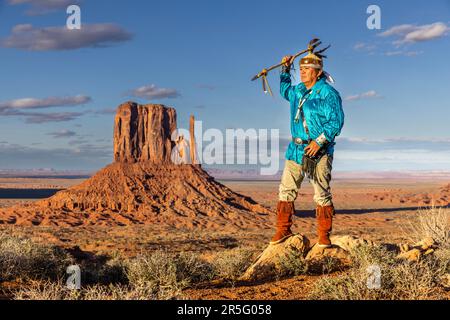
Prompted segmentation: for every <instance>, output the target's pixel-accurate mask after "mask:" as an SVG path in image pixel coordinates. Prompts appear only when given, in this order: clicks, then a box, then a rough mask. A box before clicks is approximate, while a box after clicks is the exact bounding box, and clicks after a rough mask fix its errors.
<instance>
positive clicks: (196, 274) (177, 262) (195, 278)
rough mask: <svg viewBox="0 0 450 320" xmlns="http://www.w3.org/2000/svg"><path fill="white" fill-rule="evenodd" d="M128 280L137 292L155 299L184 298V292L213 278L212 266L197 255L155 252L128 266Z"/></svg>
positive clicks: (140, 257) (132, 261) (131, 262)
mask: <svg viewBox="0 0 450 320" xmlns="http://www.w3.org/2000/svg"><path fill="white" fill-rule="evenodd" d="M126 273H127V277H128V280H129V283H130V285H131V286H132V287H133V288H134V289H135V290H143V291H146V292H148V293H150V295H151V296H152V297H154V298H155V299H171V298H176V297H181V296H182V295H181V292H182V290H183V289H185V288H187V287H189V286H190V285H191V284H193V283H197V282H201V281H205V280H209V279H211V278H212V277H213V275H214V271H213V268H212V266H211V265H210V264H209V263H207V262H206V261H204V260H203V259H201V258H200V257H199V256H198V255H196V254H193V253H182V254H178V255H174V254H170V253H167V252H164V251H155V252H153V253H151V254H148V255H141V256H139V257H137V258H136V259H133V260H131V261H129V262H128V264H127V270H126Z"/></svg>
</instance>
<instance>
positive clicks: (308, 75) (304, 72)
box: [300, 67, 320, 83]
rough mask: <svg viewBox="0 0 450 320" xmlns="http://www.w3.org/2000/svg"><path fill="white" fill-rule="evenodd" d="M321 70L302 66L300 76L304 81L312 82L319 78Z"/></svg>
mask: <svg viewBox="0 0 450 320" xmlns="http://www.w3.org/2000/svg"><path fill="white" fill-rule="evenodd" d="M319 72H320V70H319V69H314V68H311V67H300V78H301V80H302V82H303V83H311V82H314V81H316V80H317V77H318V75H319Z"/></svg>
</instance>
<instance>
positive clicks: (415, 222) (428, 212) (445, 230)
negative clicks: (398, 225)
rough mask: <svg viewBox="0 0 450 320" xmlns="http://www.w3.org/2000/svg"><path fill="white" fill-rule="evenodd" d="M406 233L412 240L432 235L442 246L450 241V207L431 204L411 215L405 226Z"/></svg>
mask: <svg viewBox="0 0 450 320" xmlns="http://www.w3.org/2000/svg"><path fill="white" fill-rule="evenodd" d="M403 230H404V234H405V235H406V236H407V238H408V239H409V240H410V241H411V242H412V243H416V242H418V241H420V240H422V239H425V238H428V237H431V238H433V239H434V241H436V242H437V243H438V244H439V245H440V246H446V245H449V243H450V209H448V208H438V207H436V206H434V205H433V206H431V207H430V208H428V209H422V210H419V211H418V212H417V215H416V216H413V217H411V218H410V219H409V220H408V221H407V222H406V228H405V227H403Z"/></svg>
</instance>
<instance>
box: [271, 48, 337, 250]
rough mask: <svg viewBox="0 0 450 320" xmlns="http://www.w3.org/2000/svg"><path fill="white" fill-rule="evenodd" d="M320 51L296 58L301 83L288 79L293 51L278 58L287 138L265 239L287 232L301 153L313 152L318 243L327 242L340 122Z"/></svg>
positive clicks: (302, 173)
mask: <svg viewBox="0 0 450 320" xmlns="http://www.w3.org/2000/svg"><path fill="white" fill-rule="evenodd" d="M323 58H324V56H323V55H322V54H321V53H316V54H315V53H314V52H313V50H310V51H309V54H308V55H307V56H305V57H304V58H303V59H301V61H300V77H301V83H300V84H299V85H297V86H293V85H291V76H290V68H291V65H292V62H293V59H294V58H293V57H291V56H286V57H284V58H283V61H282V62H283V71H282V73H281V75H280V77H281V85H280V93H281V95H282V96H283V97H284V98H285V99H286V100H288V101H289V102H290V115H291V123H290V125H291V134H292V141H291V143H290V144H289V146H288V149H287V151H286V164H285V168H284V171H283V175H282V178H281V183H280V188H279V202H278V205H277V231H276V234H275V236H274V237H273V238H272V241H271V242H270V243H271V244H278V243H281V242H283V241H285V240H286V239H287V238H289V237H290V236H292V235H293V234H292V231H291V226H292V216H293V214H294V213H295V208H294V201H295V199H296V198H297V195H298V191H299V189H300V187H301V184H302V181H303V179H304V177H305V170H304V169H305V167H304V162H305V159H304V157H309V158H314V157H316V158H317V157H318V155H321V154H323V156H321V157H320V156H319V159H320V160H318V162H317V165H315V166H314V171H313V172H314V173H313V179H310V181H311V183H312V185H313V187H314V201H315V203H316V204H317V208H316V217H317V233H318V245H319V246H321V247H330V246H331V241H330V232H331V230H332V221H333V216H334V214H335V210H334V206H333V201H332V194H331V188H330V181H331V169H332V163H333V153H334V145H335V142H334V140H335V137H336V136H338V135H339V134H340V132H341V130H342V127H343V125H344V112H343V110H342V101H341V98H340V96H339V93H338V92H337V91H336V90H335V89H334V88H333V87H332V86H331V85H330V84H328V83H327V75H326V73H325V72H324V71H323Z"/></svg>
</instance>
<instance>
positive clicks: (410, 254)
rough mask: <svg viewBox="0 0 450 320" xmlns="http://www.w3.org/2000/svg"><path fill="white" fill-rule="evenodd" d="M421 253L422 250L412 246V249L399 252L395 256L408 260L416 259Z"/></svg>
mask: <svg viewBox="0 0 450 320" xmlns="http://www.w3.org/2000/svg"><path fill="white" fill-rule="evenodd" d="M421 255H422V252H421V251H420V250H419V249H417V248H414V249H412V250H409V251H406V252H402V253H400V254H399V255H398V256H397V258H398V259H404V260H409V261H418V260H419V259H420V256H421Z"/></svg>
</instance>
